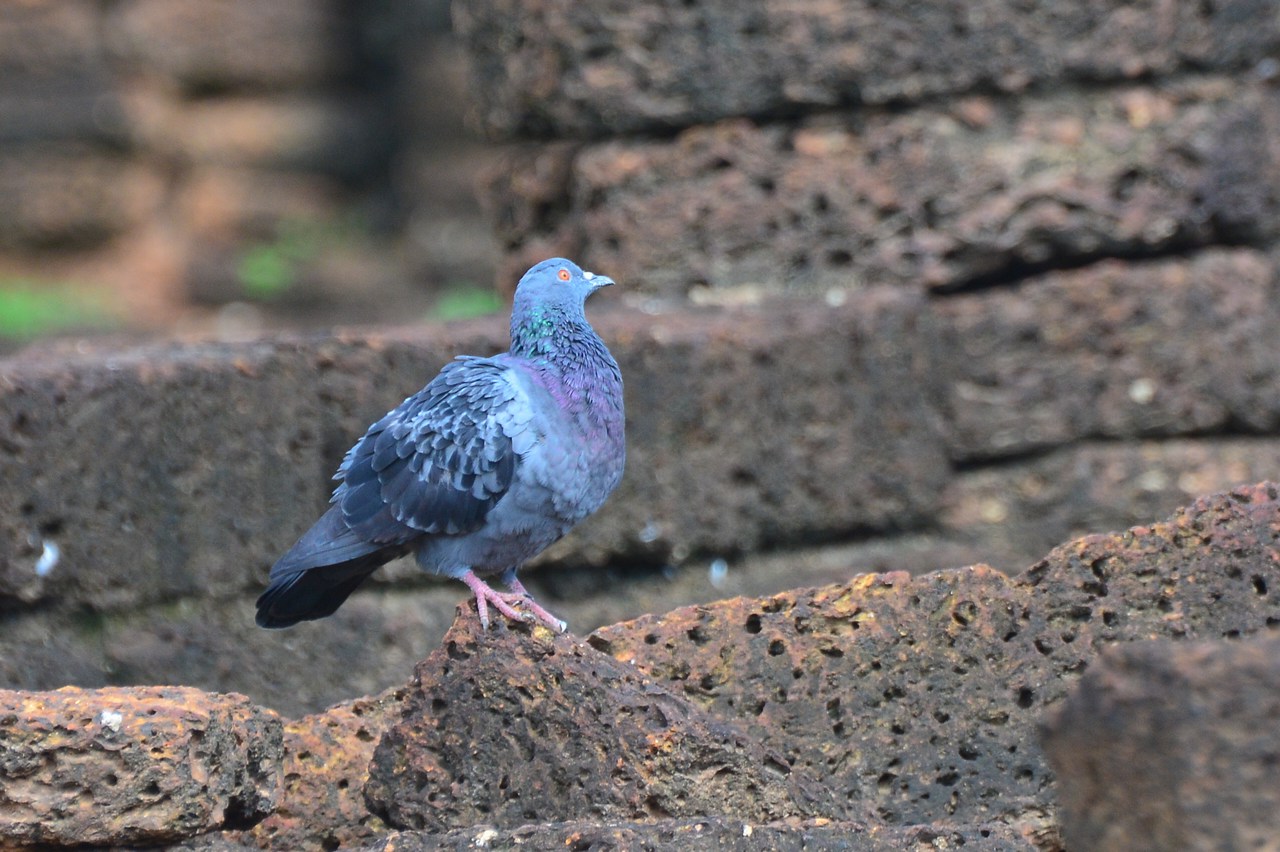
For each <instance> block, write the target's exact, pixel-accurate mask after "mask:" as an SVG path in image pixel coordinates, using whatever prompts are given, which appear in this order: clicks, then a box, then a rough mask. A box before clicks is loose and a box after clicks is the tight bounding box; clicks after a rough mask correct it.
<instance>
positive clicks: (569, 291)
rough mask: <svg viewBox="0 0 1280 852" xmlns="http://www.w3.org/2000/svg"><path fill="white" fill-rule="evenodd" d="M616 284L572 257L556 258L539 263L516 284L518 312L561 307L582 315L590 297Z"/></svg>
mask: <svg viewBox="0 0 1280 852" xmlns="http://www.w3.org/2000/svg"><path fill="white" fill-rule="evenodd" d="M612 283H613V279H612V278H607V277H605V276H604V275H596V274H595V273H593V272H587V271H585V270H584V269H582V268H581V267H580V266H578V264H576V263H574V262H573V261H572V260H565V259H564V258H563V257H553V258H551V259H550V260H544V261H542V262H541V263H539V264H537V265H536V266H534V267H533V268H532V269H530V270H529V271H528V272H526V273H525V274H524V277H523V278H521V279H520V283H519V284H518V285H517V286H516V299H515V311H516V313H517V314H523V313H525V312H527V311H529V310H531V309H534V308H543V309H548V308H550V309H555V308H560V309H561V310H566V311H568V312H570V313H579V314H580V313H581V312H582V306H583V303H584V302H586V300H587V297H588V296H590V295H591V294H592V293H594V292H595V291H597V290H599V289H600V288H601V287H608V286H609V285H610V284H612Z"/></svg>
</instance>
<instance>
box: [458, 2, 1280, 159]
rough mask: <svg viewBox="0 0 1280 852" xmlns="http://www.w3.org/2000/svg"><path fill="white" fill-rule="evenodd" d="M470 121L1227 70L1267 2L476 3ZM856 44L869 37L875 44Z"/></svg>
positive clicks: (502, 125)
mask: <svg viewBox="0 0 1280 852" xmlns="http://www.w3.org/2000/svg"><path fill="white" fill-rule="evenodd" d="M455 23H456V25H457V28H458V30H459V32H460V34H461V35H462V38H463V39H464V40H465V43H466V45H467V48H468V51H469V52H470V55H471V59H472V65H473V77H474V79H475V83H476V89H477V93H478V98H479V101H480V106H479V118H480V119H481V120H482V122H483V123H484V125H485V126H486V127H487V128H488V129H489V130H490V131H491V132H492V133H495V134H501V135H506V136H512V135H525V136H529V135H535V136H572V135H579V134H591V135H600V134H604V133H611V134H621V133H627V132H632V131H637V130H651V129H655V128H671V127H683V126H687V125H690V124H696V123H704V122H707V121H714V120H716V119H719V118H725V117H728V116H737V115H747V116H765V115H777V114H795V113H797V112H804V111H813V110H815V109H821V108H829V107H831V106H836V105H844V104H861V103H869V104H886V103H892V102H900V101H913V102H918V101H920V100H922V99H926V98H929V97H930V96H934V95H942V94H956V93H960V92H965V91H971V90H981V89H988V90H989V89H998V90H1002V91H1006V92H1022V91H1024V90H1026V89H1027V88H1029V87H1031V86H1035V85H1036V84H1044V83H1048V82H1050V81H1054V82H1056V83H1058V84H1059V85H1061V84H1062V83H1064V82H1068V81H1076V82H1089V83H1095V82H1098V81H1124V80H1130V79H1133V78H1135V77H1141V76H1152V75H1168V74H1170V73H1172V72H1178V71H1185V70H1188V69H1197V70H1199V69H1206V68H1210V69H1238V68H1242V67H1245V66H1246V65H1247V64H1248V63H1251V62H1257V61H1258V60H1261V59H1264V58H1266V57H1267V56H1269V55H1270V52H1271V51H1274V49H1275V47H1276V45H1277V44H1280V16H1277V15H1276V14H1275V9H1274V8H1273V7H1271V6H1269V5H1268V4H1267V3H1266V2H1263V1H1262V0H1233V2H1228V3H1223V4H1215V5H1213V6H1195V5H1186V4H1161V3H1158V2H1155V0H1147V2H1142V3H1137V4H1134V3H1123V2H1118V0H1108V2H1102V3H1091V4H1087V5H1076V6H1072V7H1070V8H1066V7H1063V6H1062V5H1061V4H1058V3H1053V2H1052V0H1036V2H1030V3H1016V2H1012V0H984V2H982V3H977V4H972V3H971V4H966V5H964V6H956V5H954V4H950V3H943V2H929V3H914V4H911V5H897V4H889V5H884V4H879V3H875V2H872V0H844V2H836V3H829V2H828V3H818V2H806V3H802V4H799V5H796V4H777V3H767V2H746V3H744V2H734V0H716V2H706V3H693V4H688V3H675V2H664V3H660V4H646V5H644V6H637V5H634V4H629V3H626V2H624V0H592V1H591V2H573V0H538V2H532V3H528V2H519V0H483V2H474V3H465V4H459V5H458V6H456V7H455ZM869 34H874V36H871V35H869Z"/></svg>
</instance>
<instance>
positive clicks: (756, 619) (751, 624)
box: [742, 612, 760, 636]
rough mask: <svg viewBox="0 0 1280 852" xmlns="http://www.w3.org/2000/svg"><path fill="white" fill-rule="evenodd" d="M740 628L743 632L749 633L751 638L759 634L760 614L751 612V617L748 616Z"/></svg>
mask: <svg viewBox="0 0 1280 852" xmlns="http://www.w3.org/2000/svg"><path fill="white" fill-rule="evenodd" d="M742 627H743V629H744V630H746V631H747V632H748V633H750V634H751V635H753V636H754V635H755V634H757V633H759V632H760V613H758V612H753V613H751V615H748V616H747V623H746V624H744V625H742Z"/></svg>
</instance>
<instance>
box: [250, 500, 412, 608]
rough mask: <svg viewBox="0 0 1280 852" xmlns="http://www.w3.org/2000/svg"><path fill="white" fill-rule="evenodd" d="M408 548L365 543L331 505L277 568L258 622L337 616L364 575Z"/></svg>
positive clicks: (261, 603) (263, 597) (262, 601)
mask: <svg viewBox="0 0 1280 852" xmlns="http://www.w3.org/2000/svg"><path fill="white" fill-rule="evenodd" d="M405 552H406V548H404V547H396V546H393V547H386V546H378V545H373V544H369V543H368V542H365V541H361V540H360V539H359V538H358V537H356V535H355V534H354V533H352V532H351V530H350V529H348V528H347V525H346V523H345V522H343V520H342V514H341V512H340V511H339V510H338V509H337V508H336V507H335V508H332V509H330V510H329V511H328V512H326V513H325V515H324V517H322V518H321V519H320V520H318V521H316V523H315V526H313V527H312V528H311V529H309V530H307V532H306V533H305V534H304V535H303V536H302V538H300V539H299V540H298V543H297V544H295V545H294V546H293V547H291V548H290V549H289V552H288V553H286V554H285V555H284V556H282V557H280V561H279V562H277V563H276V564H275V566H274V567H272V569H271V585H269V586H268V587H267V590H266V591H265V592H263V593H262V595H261V596H260V597H259V598H258V614H257V617H256V619H255V620H256V621H257V623H258V626H259V627H270V628H277V627H291V626H293V625H294V624H297V623H298V622H299V621H312V620H314V619H317V618H324V617H325V616H327V615H332V614H333V613H334V611H335V610H337V608H338V607H340V606H342V602H343V601H345V600H346V599H347V596H348V595H350V594H351V593H352V592H354V591H355V590H356V587H357V586H359V585H360V584H361V583H362V582H364V579H365V577H368V576H369V575H370V574H372V573H373V572H374V571H376V570H378V568H380V567H381V566H382V565H384V564H386V563H387V562H390V561H391V560H392V559H395V558H396V557H397V556H401V555H403V554H404V553H405Z"/></svg>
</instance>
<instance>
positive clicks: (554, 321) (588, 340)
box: [511, 306, 621, 405]
mask: <svg viewBox="0 0 1280 852" xmlns="http://www.w3.org/2000/svg"><path fill="white" fill-rule="evenodd" d="M511 354H512V355H514V356H516V357H518V358H521V359H523V360H525V361H526V362H527V363H529V364H530V365H531V366H532V367H533V369H534V370H535V371H537V372H539V373H541V374H542V375H543V377H544V378H543V380H544V381H545V382H546V383H547V386H548V388H549V389H550V390H551V391H552V393H553V394H555V395H556V397H557V398H560V399H561V402H562V403H565V404H568V405H573V404H575V403H577V402H581V401H582V399H585V397H586V396H592V395H594V393H595V392H596V391H599V390H604V389H610V388H613V387H614V386H615V385H617V386H618V387H619V388H620V387H621V377H620V375H619V372H618V362H617V361H615V360H614V359H613V356H612V355H610V354H609V349H608V348H607V347H606V346H605V345H604V341H603V340H601V339H600V336H599V335H597V334H596V332H595V329H593V328H592V327H591V324H590V323H588V322H587V318H586V317H585V316H583V314H582V312H581V310H578V311H569V310H565V309H564V308H563V307H561V306H552V307H544V306H538V307H534V308H530V309H528V310H527V311H524V312H522V313H521V315H520V317H519V318H518V319H516V320H513V321H512V323H511ZM619 392H620V391H619Z"/></svg>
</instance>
